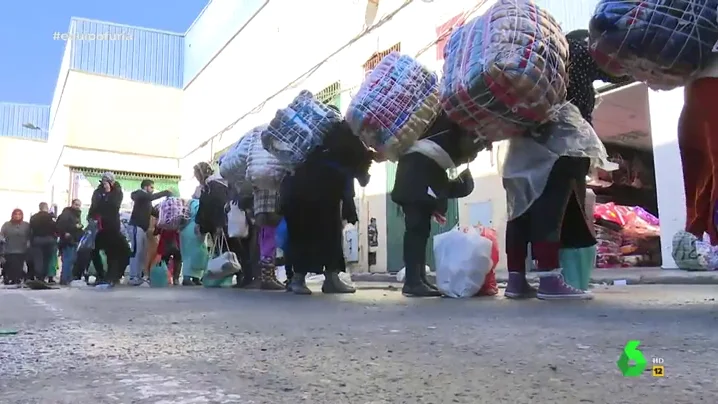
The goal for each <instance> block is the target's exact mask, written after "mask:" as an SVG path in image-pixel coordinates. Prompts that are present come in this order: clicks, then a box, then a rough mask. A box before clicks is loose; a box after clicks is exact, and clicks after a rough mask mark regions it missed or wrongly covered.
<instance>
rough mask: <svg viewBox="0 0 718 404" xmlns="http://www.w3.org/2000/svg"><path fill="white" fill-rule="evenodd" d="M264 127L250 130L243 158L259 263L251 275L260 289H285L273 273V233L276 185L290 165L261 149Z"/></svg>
mask: <svg viewBox="0 0 718 404" xmlns="http://www.w3.org/2000/svg"><path fill="white" fill-rule="evenodd" d="M266 129H267V126H262V127H259V128H256V129H255V130H253V131H252V133H251V136H252V138H251V139H250V143H249V155H248V158H247V180H248V181H249V182H250V183H251V184H252V189H253V192H252V196H253V212H254V220H255V223H256V225H257V241H258V243H259V258H260V262H259V266H260V267H261V274H260V275H259V276H258V277H255V280H254V282H255V283H256V285H257V286H259V287H260V288H261V289H264V290H285V286H284V285H283V284H282V283H281V282H279V280H277V275H276V269H275V259H276V254H277V245H276V242H275V233H276V229H277V225H279V222H280V221H281V216H280V215H279V212H278V211H279V206H278V205H279V187H280V184H281V182H282V179H283V178H284V176H286V175H287V173H288V172H289V169H290V167H291V166H290V165H289V164H287V163H284V162H282V161H280V160H279V159H278V158H277V157H275V156H274V155H272V154H271V153H269V152H268V151H267V150H265V148H264V146H263V144H262V132H264V131H265V130H266Z"/></svg>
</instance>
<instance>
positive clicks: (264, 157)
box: [247, 131, 289, 189]
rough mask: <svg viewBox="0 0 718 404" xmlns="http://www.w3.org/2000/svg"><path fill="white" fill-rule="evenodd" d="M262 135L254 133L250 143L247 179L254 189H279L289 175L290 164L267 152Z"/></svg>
mask: <svg viewBox="0 0 718 404" xmlns="http://www.w3.org/2000/svg"><path fill="white" fill-rule="evenodd" d="M262 133H266V132H259V131H257V132H253V133H252V134H251V135H252V137H251V138H250V141H249V156H248V157H247V179H248V180H249V182H250V183H251V184H252V186H253V187H254V188H259V189H279V184H281V182H282V179H283V178H284V176H285V175H286V174H287V172H288V169H289V166H288V164H286V163H284V162H282V161H280V160H279V159H278V158H277V157H276V156H274V155H272V154H271V153H269V152H268V151H267V150H265V148H264V146H263V145H262Z"/></svg>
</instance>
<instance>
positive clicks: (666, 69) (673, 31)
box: [589, 0, 718, 86]
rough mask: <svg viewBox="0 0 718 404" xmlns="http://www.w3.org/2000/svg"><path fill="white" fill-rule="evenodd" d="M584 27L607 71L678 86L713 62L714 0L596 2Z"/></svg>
mask: <svg viewBox="0 0 718 404" xmlns="http://www.w3.org/2000/svg"><path fill="white" fill-rule="evenodd" d="M589 28H590V32H591V41H592V49H593V51H594V56H595V57H596V60H597V61H598V62H599V63H600V64H602V65H603V67H604V68H605V70H607V71H608V72H616V70H617V69H620V70H623V72H625V73H628V74H630V75H632V76H634V77H635V78H636V79H638V80H642V81H647V82H649V84H651V83H653V84H658V85H667V86H678V85H681V84H682V82H684V81H685V80H687V79H688V78H689V77H690V76H691V75H693V74H694V73H695V72H696V71H698V70H700V69H701V68H703V67H705V66H706V65H707V64H708V63H710V62H711V61H712V60H713V59H715V56H714V54H713V53H712V49H713V47H714V45H715V44H716V41H718V0H599V2H598V5H597V6H596V11H595V12H594V15H593V17H592V18H591V23H590V27H589Z"/></svg>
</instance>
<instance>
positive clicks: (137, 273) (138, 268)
mask: <svg viewBox="0 0 718 404" xmlns="http://www.w3.org/2000/svg"><path fill="white" fill-rule="evenodd" d="M169 196H172V192H171V191H167V190H165V191H162V192H157V193H155V182H154V181H152V180H150V179H145V180H142V182H141V183H140V189H138V190H136V191H134V192H132V194H131V197H132V202H133V203H134V205H133V206H132V214H131V216H130V222H129V228H128V231H129V233H130V238H131V239H132V247H133V248H132V251H131V257H130V280H129V284H130V285H132V286H138V285H141V284H142V283H143V280H142V269H143V266H144V264H145V259H146V256H147V248H146V240H147V230H148V229H149V228H150V216H152V201H155V200H157V199H160V198H165V197H169Z"/></svg>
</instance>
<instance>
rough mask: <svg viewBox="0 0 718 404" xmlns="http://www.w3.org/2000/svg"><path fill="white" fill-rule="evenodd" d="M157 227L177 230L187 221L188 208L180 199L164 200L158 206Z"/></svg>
mask: <svg viewBox="0 0 718 404" xmlns="http://www.w3.org/2000/svg"><path fill="white" fill-rule="evenodd" d="M158 208H159V213H160V215H159V219H158V220H157V227H158V228H160V229H164V230H179V229H180V228H181V227H183V226H184V225H185V224H186V223H187V222H188V221H189V207H188V205H187V202H185V201H184V200H182V199H180V198H166V199H165V200H163V201H162V202H160V203H159V205H158Z"/></svg>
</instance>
